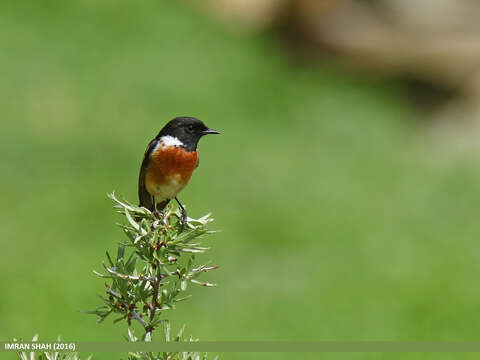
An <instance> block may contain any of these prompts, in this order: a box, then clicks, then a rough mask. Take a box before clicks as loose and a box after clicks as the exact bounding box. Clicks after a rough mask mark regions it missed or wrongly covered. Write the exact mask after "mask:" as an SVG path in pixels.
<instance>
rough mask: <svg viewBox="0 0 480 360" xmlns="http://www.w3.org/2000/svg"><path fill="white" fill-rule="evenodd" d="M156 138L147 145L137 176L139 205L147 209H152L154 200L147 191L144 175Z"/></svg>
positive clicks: (156, 141) (155, 144)
mask: <svg viewBox="0 0 480 360" xmlns="http://www.w3.org/2000/svg"><path fill="white" fill-rule="evenodd" d="M157 143H158V139H156V138H155V139H153V140H152V141H150V143H149V144H148V146H147V150H145V154H144V155H143V161H142V166H141V167H140V176H139V177H138V200H139V201H140V206H143V207H144V208H147V209H149V210H150V211H153V210H154V202H153V201H154V200H153V198H152V195H150V193H149V192H148V191H147V188H146V186H145V176H146V173H147V168H148V163H149V162H150V155H151V153H152V151H153V149H155V146H157Z"/></svg>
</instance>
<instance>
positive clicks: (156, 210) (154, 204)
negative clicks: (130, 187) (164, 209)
mask: <svg viewBox="0 0 480 360" xmlns="http://www.w3.org/2000/svg"><path fill="white" fill-rule="evenodd" d="M152 203H153V215H154V216H155V217H156V218H157V219H161V218H162V213H161V212H160V211H158V209H157V203H156V201H155V198H154V197H153V196H152Z"/></svg>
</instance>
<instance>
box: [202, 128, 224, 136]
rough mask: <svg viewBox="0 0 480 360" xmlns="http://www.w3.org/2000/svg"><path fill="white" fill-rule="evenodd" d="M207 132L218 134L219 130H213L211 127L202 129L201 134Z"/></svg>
mask: <svg viewBox="0 0 480 360" xmlns="http://www.w3.org/2000/svg"><path fill="white" fill-rule="evenodd" d="M207 134H220V131H217V130H213V129H207V130H203V131H202V135H207Z"/></svg>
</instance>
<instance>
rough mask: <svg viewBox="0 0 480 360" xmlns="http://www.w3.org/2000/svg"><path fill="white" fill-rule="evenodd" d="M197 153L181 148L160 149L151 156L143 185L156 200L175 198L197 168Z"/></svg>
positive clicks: (160, 147)
mask: <svg viewBox="0 0 480 360" xmlns="http://www.w3.org/2000/svg"><path fill="white" fill-rule="evenodd" d="M197 163H198V152H197V151H186V150H184V149H183V148H181V147H176V146H171V147H162V146H159V147H158V149H157V150H156V151H155V152H154V153H152V154H151V157H150V162H149V165H148V168H147V171H146V178H145V185H146V188H147V190H148V192H149V193H150V194H154V196H156V197H157V198H158V199H163V198H165V199H169V198H173V197H175V196H176V195H177V194H178V193H179V192H180V191H181V190H182V189H183V188H184V187H185V186H186V185H187V184H188V181H189V180H190V178H191V177H192V174H193V170H195V168H196V167H197Z"/></svg>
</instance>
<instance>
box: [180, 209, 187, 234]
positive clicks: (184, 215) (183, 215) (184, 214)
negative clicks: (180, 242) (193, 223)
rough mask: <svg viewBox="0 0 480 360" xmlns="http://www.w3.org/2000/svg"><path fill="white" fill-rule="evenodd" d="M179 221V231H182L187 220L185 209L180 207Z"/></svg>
mask: <svg viewBox="0 0 480 360" xmlns="http://www.w3.org/2000/svg"><path fill="white" fill-rule="evenodd" d="M180 222H181V225H180V232H183V230H185V225H187V222H188V216H187V211H186V210H185V209H182V218H181V220H180Z"/></svg>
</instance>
